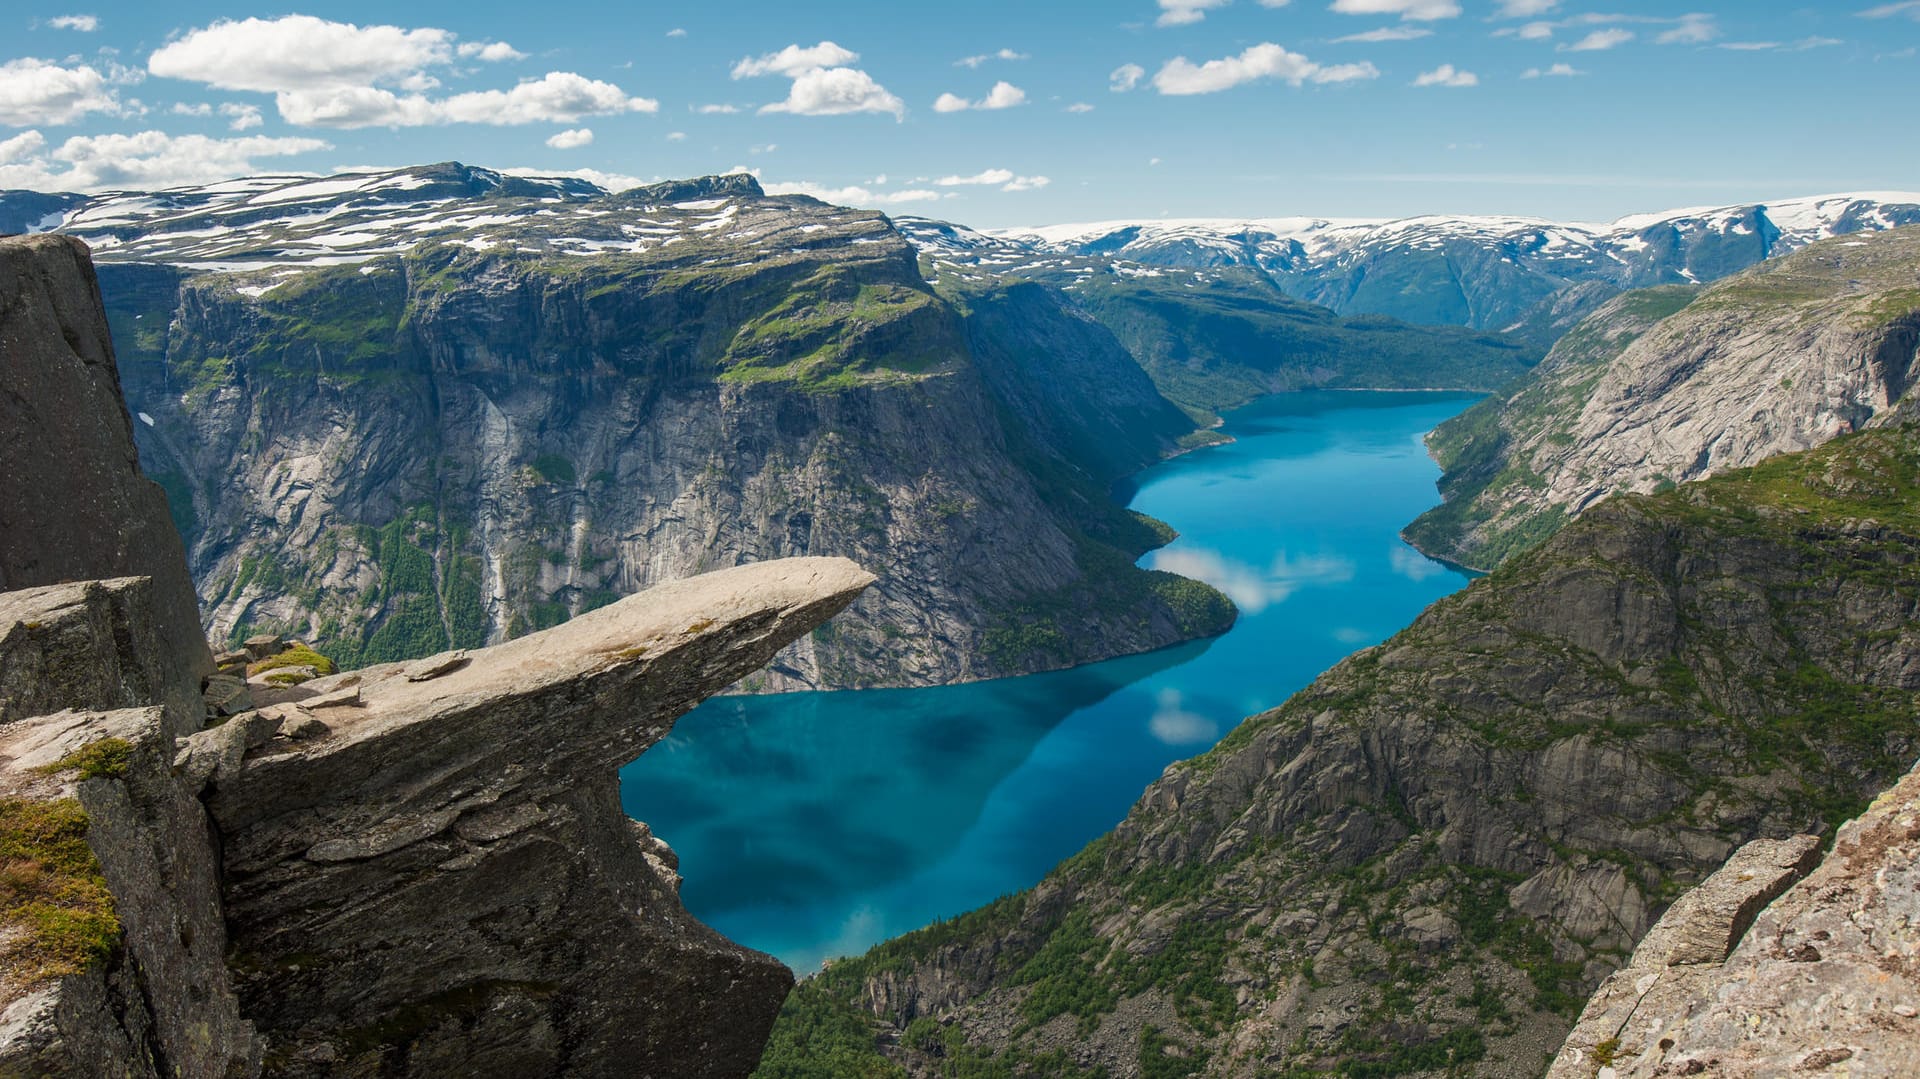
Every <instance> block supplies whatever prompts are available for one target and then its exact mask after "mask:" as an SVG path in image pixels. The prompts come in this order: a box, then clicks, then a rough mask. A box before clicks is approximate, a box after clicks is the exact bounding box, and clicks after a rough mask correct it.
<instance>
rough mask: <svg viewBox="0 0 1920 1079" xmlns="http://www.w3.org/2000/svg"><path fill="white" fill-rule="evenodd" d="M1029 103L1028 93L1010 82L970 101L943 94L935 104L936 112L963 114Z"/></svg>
mask: <svg viewBox="0 0 1920 1079" xmlns="http://www.w3.org/2000/svg"><path fill="white" fill-rule="evenodd" d="M1026 103H1027V92H1026V91H1025V90H1022V89H1020V88H1019V87H1018V86H1015V85H1014V84H1012V83H1010V82H996V83H994V84H993V89H992V90H989V91H987V96H986V97H983V98H981V99H980V100H978V101H968V100H967V99H966V98H964V97H961V96H960V95H958V94H941V95H940V97H939V99H938V100H936V101H935V102H934V103H933V111H935V112H963V111H965V110H967V109H1011V108H1013V107H1014V106H1016V105H1025V104H1026Z"/></svg>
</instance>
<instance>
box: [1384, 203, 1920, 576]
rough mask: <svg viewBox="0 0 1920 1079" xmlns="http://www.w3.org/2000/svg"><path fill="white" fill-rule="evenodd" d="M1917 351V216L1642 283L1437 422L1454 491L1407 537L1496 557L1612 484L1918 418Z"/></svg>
mask: <svg viewBox="0 0 1920 1079" xmlns="http://www.w3.org/2000/svg"><path fill="white" fill-rule="evenodd" d="M1916 359H1920V229H1916V228H1902V229H1894V230H1892V231H1888V232H1880V233H1870V234H1862V235H1859V236H1853V237H1843V238H1835V239H1831V240H1824V241H1821V242H1820V243H1817V244H1814V245H1812V246H1809V247H1807V248H1805V249H1803V250H1801V251H1797V252H1795V253H1794V254H1792V255H1789V256H1786V257H1784V258H1781V259H1777V260H1775V261H1772V262H1767V263H1764V264H1762V265H1760V266H1757V267H1755V268H1754V269H1752V270H1749V271H1747V272H1745V273H1742V274H1740V275H1738V276H1735V277H1732V278H1729V279H1727V280H1725V281H1722V282H1720V283H1718V284H1716V285H1713V286H1710V287H1708V288H1705V289H1695V288H1690V287H1685V286H1674V287H1668V288H1662V289H1651V290H1646V291H1642V292H1635V293H1629V294H1627V295H1625V296H1622V297H1620V298H1618V299H1616V300H1614V301H1612V302H1610V303H1608V304H1606V305H1605V306H1603V307H1602V308H1600V310H1599V311H1597V312H1596V313H1595V314H1594V315H1592V316H1591V317H1589V318H1587V319H1586V320H1585V321H1583V322H1581V323H1580V324H1579V325H1578V326H1576V327H1575V328H1574V329H1573V330H1571V331H1570V332H1569V333H1568V334H1567V335H1566V336H1565V337H1564V338H1563V339H1562V340H1561V341H1560V343H1559V344H1558V345H1556V346H1555V347H1554V350H1553V352H1552V353H1551V354H1550V355H1549V356H1548V357H1547V359H1546V360H1545V361H1543V362H1542V363H1541V365H1540V366H1539V368H1537V369H1536V370H1535V371H1533V372H1532V373H1530V374H1529V375H1527V376H1526V377H1525V378H1523V379H1521V380H1519V381H1518V382H1517V383H1516V384H1515V385H1514V386H1513V387H1512V388H1510V389H1509V390H1507V391H1505V392H1504V393H1502V394H1500V395H1499V396H1498V397H1496V398H1493V399H1489V400H1488V401H1486V402H1483V403H1482V404H1480V405H1478V406H1476V407H1475V408H1473V409H1470V410H1469V411H1468V412H1466V413H1465V414H1463V415H1461V416H1459V417H1457V418H1455V419H1453V420H1451V421H1449V422H1447V423H1445V424H1443V425H1441V427H1440V428H1439V429H1437V430H1436V431H1435V432H1434V433H1433V435H1432V437H1431V438H1430V439H1429V440H1428V441H1429V445H1430V446H1431V448H1432V449H1433V451H1434V456H1435V457H1436V458H1437V459H1438V460H1439V461H1440V463H1441V466H1442V467H1443V468H1445V469H1446V470H1447V472H1446V476H1445V477H1444V478H1443V479H1442V480H1441V490H1442V491H1443V492H1444V493H1445V494H1446V496H1447V503H1446V504H1445V505H1443V506H1440V507H1438V508H1436V509H1434V510H1432V511H1430V512H1428V513H1427V514H1425V515H1423V516H1422V517H1421V518H1420V519H1419V520H1417V521H1415V522H1414V523H1413V524H1412V525H1411V526H1410V527H1409V528H1408V529H1407V538H1408V539H1409V540H1410V541H1411V542H1413V543H1415V544H1416V545H1418V546H1420V547H1421V548H1422V549H1424V550H1426V551H1428V552H1429V553H1431V554H1435V555H1437V556H1440V557H1444V558H1447V559H1450V560H1453V561H1456V562H1460V563H1462V564H1465V565H1469V566H1476V567H1490V566H1493V565H1496V564H1497V563H1498V562H1499V561H1500V560H1501V559H1503V558H1506V557H1508V556H1510V555H1512V554H1514V553H1516V552H1518V551H1520V550H1524V549H1525V548H1526V547H1527V546H1528V545H1529V544H1531V543H1534V542H1537V541H1538V540H1539V539H1540V538H1541V537H1543V536H1544V535H1546V534H1548V533H1549V532H1551V531H1552V530H1553V529H1554V528H1556V527H1558V526H1559V524H1560V523H1562V522H1563V521H1565V520H1566V519H1567V518H1568V517H1571V516H1573V515H1577V514H1579V513H1580V512H1582V511H1584V510H1585V509H1586V508H1588V507H1589V506H1592V505H1593V504H1595V503H1596V502H1598V501H1600V500H1601V499H1604V498H1606V497H1608V496H1610V495H1613V494H1617V493H1622V492H1627V491H1640V492H1645V491H1651V490H1654V489H1656V488H1659V487H1663V486H1671V485H1672V484H1675V483H1684V482H1686V481H1688V480H1692V479H1698V478H1700V477H1702V476H1708V475H1712V474H1714V473H1716V472H1719V471H1723V470H1725V469H1729V468H1740V467H1743V466H1746V465H1751V464H1754V463H1756V462H1758V461H1761V460H1763V459H1765V458H1767V457H1769V456H1771V455H1773V454H1777V453H1791V452H1795V451H1798V450H1804V449H1807V448H1809V447H1812V446H1817V445H1820V444H1821V443H1823V442H1825V441H1827V440H1828V439H1830V438H1833V437H1834V436H1835V435H1838V434H1842V433H1844V432H1847V431H1852V430H1857V429H1859V428H1862V427H1866V426H1869V425H1871V424H1875V423H1881V422H1887V421H1888V420H1889V419H1891V418H1894V417H1898V416H1901V415H1904V414H1905V408H1904V406H1903V405H1902V402H1903V400H1904V399H1905V398H1906V396H1907V394H1908V392H1909V391H1910V389H1911V388H1912V386H1913V381H1914V370H1913V368H1914V364H1915V362H1916Z"/></svg>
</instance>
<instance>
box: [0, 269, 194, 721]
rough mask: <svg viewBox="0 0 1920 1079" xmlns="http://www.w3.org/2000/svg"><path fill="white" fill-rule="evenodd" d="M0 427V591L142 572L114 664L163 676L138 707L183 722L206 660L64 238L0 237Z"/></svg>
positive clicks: (88, 298)
mask: <svg viewBox="0 0 1920 1079" xmlns="http://www.w3.org/2000/svg"><path fill="white" fill-rule="evenodd" d="M0 432H4V434H3V435H0V490H4V491H5V492H6V495H5V497H4V498H0V591H4V590H9V589H22V588H32V587H34V586H36V585H46V584H56V583H59V582H62V581H74V580H84V579H87V578H93V577H126V576H144V577H149V578H151V579H152V585H151V588H150V590H149V591H148V594H147V595H146V597H145V599H144V600H143V602H145V603H146V604H148V605H149V607H150V613H151V621H150V622H149V621H148V620H147V619H142V620H140V624H143V625H146V624H150V625H151V626H152V627H153V632H152V635H151V636H150V637H149V638H148V639H146V640H143V641H141V642H139V648H138V649H137V652H136V655H135V656H131V657H127V658H129V659H131V660H132V661H133V662H136V663H139V664H143V665H145V666H146V667H147V669H148V671H149V673H150V674H151V673H157V672H162V671H164V672H166V676H167V677H168V678H169V679H170V681H169V682H168V683H167V684H165V685H156V686H153V687H152V688H153V689H155V690H156V691H158V692H157V695H156V696H155V697H153V698H150V699H154V700H160V699H164V700H165V701H167V703H168V704H169V705H170V707H171V711H170V714H171V715H174V716H180V717H191V716H195V715H196V714H197V711H198V709H197V707H196V706H195V703H194V702H195V700H196V698H197V697H198V696H199V692H200V685H199V680H200V678H201V677H202V676H204V675H207V674H210V673H212V671H213V658H212V656H211V654H210V653H208V651H207V646H206V638H205V636H204V635H203V634H202V633H201V632H200V618H199V612H198V610H197V608H196V606H195V599H194V593H193V582H192V581H191V580H190V579H189V578H188V577H187V571H186V561H185V559H184V557H183V556H182V552H181V547H180V537H179V535H178V534H176V533H175V532H174V530H173V528H172V526H171V524H170V522H169V520H168V517H167V510H166V505H167V504H166V499H165V496H164V494H163V493H162V492H161V490H160V488H159V487H157V486H155V485H154V484H153V482H152V481H150V480H148V479H146V478H145V477H144V476H142V475H141V474H140V466H139V461H138V456H137V453H136V451H135V449H134V440H133V430H132V426H131V418H130V417H129V416H128V415H127V407H126V404H125V402H124V401H123V400H122V399H121V394H120V376H119V372H118V369H117V367H116V365H115V361H114V350H113V341H112V338H111V337H110V336H109V334H108V330H107V320H106V317H105V315H104V313H103V312H102V310H101V307H100V293H99V286H98V284H97V282H96V281H95V278H94V272H93V266H92V263H91V262H89V261H88V259H87V251H86V248H85V246H84V245H82V244H80V243H78V242H77V241H74V240H69V239H65V238H60V237H52V236H36V237H21V238H15V239H9V240H5V241H0ZM175 733H181V734H184V733H186V730H185V729H181V730H177V731H176V732H175Z"/></svg>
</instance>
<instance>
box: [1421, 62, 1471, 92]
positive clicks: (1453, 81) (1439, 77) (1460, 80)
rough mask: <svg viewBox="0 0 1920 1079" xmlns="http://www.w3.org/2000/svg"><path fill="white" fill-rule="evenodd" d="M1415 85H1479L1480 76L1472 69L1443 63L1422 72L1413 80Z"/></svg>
mask: <svg viewBox="0 0 1920 1079" xmlns="http://www.w3.org/2000/svg"><path fill="white" fill-rule="evenodd" d="M1413 84H1414V85H1415V86H1456V87H1458V86H1478V85H1480V76H1478V75H1475V74H1474V73H1473V72H1471V71H1459V70H1456V69H1455V68H1454V66H1453V65H1452V64H1441V65H1440V66H1439V67H1436V68H1434V69H1433V70H1432V71H1426V72H1422V73H1421V74H1420V76H1419V77H1418V78H1416V79H1414V80H1413Z"/></svg>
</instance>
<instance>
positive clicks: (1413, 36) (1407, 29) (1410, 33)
mask: <svg viewBox="0 0 1920 1079" xmlns="http://www.w3.org/2000/svg"><path fill="white" fill-rule="evenodd" d="M1432 36H1433V31H1431V30H1428V29H1425V28H1424V27H1419V26H1383V27H1381V28H1380V29H1378V30H1368V31H1367V32H1365V33H1362V34H1348V35H1347V36H1345V37H1337V38H1334V39H1333V43H1334V44H1336V45H1340V44H1344V43H1346V42H1349V41H1362V42H1378V41H1417V40H1419V39H1420V38H1423V37H1432Z"/></svg>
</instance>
